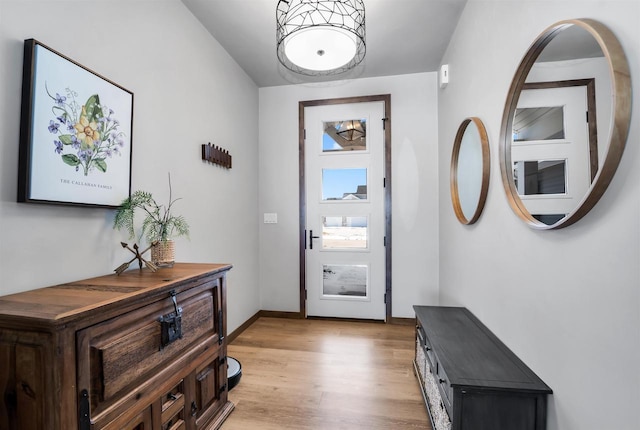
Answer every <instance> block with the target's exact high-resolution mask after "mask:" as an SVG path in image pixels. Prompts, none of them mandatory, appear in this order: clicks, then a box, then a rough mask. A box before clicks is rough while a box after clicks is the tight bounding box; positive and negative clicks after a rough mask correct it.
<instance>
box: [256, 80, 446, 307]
mask: <svg viewBox="0 0 640 430" xmlns="http://www.w3.org/2000/svg"><path fill="white" fill-rule="evenodd" d="M436 89H437V76H436V74H435V73H420V74H413V75H403V76H391V77H383V78H369V79H358V80H352V81H343V82H338V83H330V84H317V85H290V86H283V87H268V88H261V89H260V127H259V130H260V145H259V146H260V174H259V180H260V185H259V188H260V203H259V220H260V222H261V221H262V214H263V213H265V212H275V213H277V214H278V223H277V224H261V225H260V229H259V230H260V294H261V303H262V309H265V310H274V311H287V312H297V311H298V310H299V302H300V295H299V288H300V287H299V285H300V282H299V276H300V271H299V248H298V246H299V245H298V244H299V235H298V228H299V217H298V216H299V209H298V205H299V198H298V102H300V101H305V100H318V99H330V98H338V97H352V96H365V95H377V94H391V118H392V126H391V132H392V138H391V139H392V186H393V188H392V194H393V195H392V204H393V218H392V229H393V250H392V264H393V278H392V283H393V287H392V288H393V302H392V303H393V305H392V316H393V317H412V316H413V309H412V307H411V306H412V305H414V304H416V303H422V304H435V303H436V302H437V300H438V245H437V244H438V228H437V227H438V210H437V204H438V199H437V192H438V189H437V155H438V148H437V95H436V93H437V92H436Z"/></svg>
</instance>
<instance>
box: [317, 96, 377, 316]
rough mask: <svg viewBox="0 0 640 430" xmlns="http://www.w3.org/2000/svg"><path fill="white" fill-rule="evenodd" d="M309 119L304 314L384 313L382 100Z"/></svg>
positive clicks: (331, 108) (326, 109)
mask: <svg viewBox="0 0 640 430" xmlns="http://www.w3.org/2000/svg"><path fill="white" fill-rule="evenodd" d="M304 118H305V121H304V122H305V123H304V127H305V135H306V138H305V186H306V190H305V195H306V224H307V225H306V242H307V243H306V268H305V272H306V280H305V282H306V288H307V301H306V305H307V315H308V316H325V317H338V318H362V319H377V320H384V319H385V315H386V308H385V301H384V294H385V285H386V278H385V276H386V268H385V245H384V234H385V212H384V207H385V205H384V125H383V118H384V102H382V101H380V102H368V103H348V104H334V105H327V106H313V107H305V112H304Z"/></svg>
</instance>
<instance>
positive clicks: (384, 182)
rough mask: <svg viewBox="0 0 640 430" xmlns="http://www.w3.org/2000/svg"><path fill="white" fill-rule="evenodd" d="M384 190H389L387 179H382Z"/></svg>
mask: <svg viewBox="0 0 640 430" xmlns="http://www.w3.org/2000/svg"><path fill="white" fill-rule="evenodd" d="M382 188H387V178H382Z"/></svg>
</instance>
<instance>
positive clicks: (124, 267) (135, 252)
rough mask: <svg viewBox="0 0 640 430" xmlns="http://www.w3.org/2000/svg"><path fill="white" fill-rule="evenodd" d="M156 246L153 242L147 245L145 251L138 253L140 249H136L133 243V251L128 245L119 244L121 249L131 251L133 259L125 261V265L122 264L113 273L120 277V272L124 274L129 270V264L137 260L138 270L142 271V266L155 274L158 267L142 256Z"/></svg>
mask: <svg viewBox="0 0 640 430" xmlns="http://www.w3.org/2000/svg"><path fill="white" fill-rule="evenodd" d="M157 244H158V242H153V243H152V244H151V245H149V247H148V248H147V249H145V250H144V251H142V252H140V248H139V247H138V244H137V243H134V244H133V249H131V247H130V246H129V244H128V243H124V242H120V245H122V247H123V248H126V249H128V250H129V251H131V253H132V254H133V255H134V257H133V258H132V259H131V260H129V261H127V262H126V263H122V264H121V265H119V266H118V267H116V268H115V269H114V270H113V271H114V272H116V274H117V275H120V274H121V273H122V272H124V271H125V270H127V269H128V268H129V266H130V265H131V263H133V262H134V261H135V260H138V266H139V267H140V270H142V265H143V264H144V265H145V266H146V267H147V268H148V269H149V270H151V271H152V272H155V271H156V270H158V266H156V265H155V264H154V263H153V262H151V261H149V260H147V259H145V258H144V257H143V255H144V253H145V252H147V251H148V250H150V249H151V248H153V247H154V246H156V245H157Z"/></svg>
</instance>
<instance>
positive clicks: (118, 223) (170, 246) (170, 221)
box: [113, 176, 189, 267]
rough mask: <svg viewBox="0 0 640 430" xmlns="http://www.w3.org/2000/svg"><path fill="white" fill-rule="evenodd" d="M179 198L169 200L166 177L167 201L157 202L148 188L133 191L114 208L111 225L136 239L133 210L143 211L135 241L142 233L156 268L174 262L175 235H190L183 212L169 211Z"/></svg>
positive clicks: (170, 196) (134, 212) (134, 211)
mask: <svg viewBox="0 0 640 430" xmlns="http://www.w3.org/2000/svg"><path fill="white" fill-rule="evenodd" d="M178 200H180V199H179V198H178V199H172V195H171V176H169V204H168V205H166V206H165V205H160V204H158V203H157V202H156V200H155V199H154V198H153V195H152V194H151V193H150V192H147V191H141V190H138V191H135V192H133V193H132V194H131V196H129V197H127V198H126V199H124V200H123V201H122V204H121V205H120V207H119V208H118V209H117V210H116V216H115V218H114V220H113V228H115V229H118V230H122V229H124V230H126V231H127V232H128V233H129V238H130V239H133V238H135V226H134V221H135V215H136V212H137V211H136V210H138V209H139V210H140V211H142V213H143V216H144V218H143V220H142V229H141V230H140V236H139V237H138V240H141V238H142V237H143V236H144V237H145V238H146V240H147V242H149V244H153V246H152V247H151V261H152V262H153V263H154V264H155V265H156V266H159V267H162V266H172V265H173V263H174V261H175V248H174V243H173V240H171V239H172V238H174V237H179V236H187V237H188V236H189V224H188V223H187V221H186V220H185V218H184V217H183V216H182V215H174V214H173V213H172V212H171V210H172V207H173V204H174V203H175V202H177V201H178Z"/></svg>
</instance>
